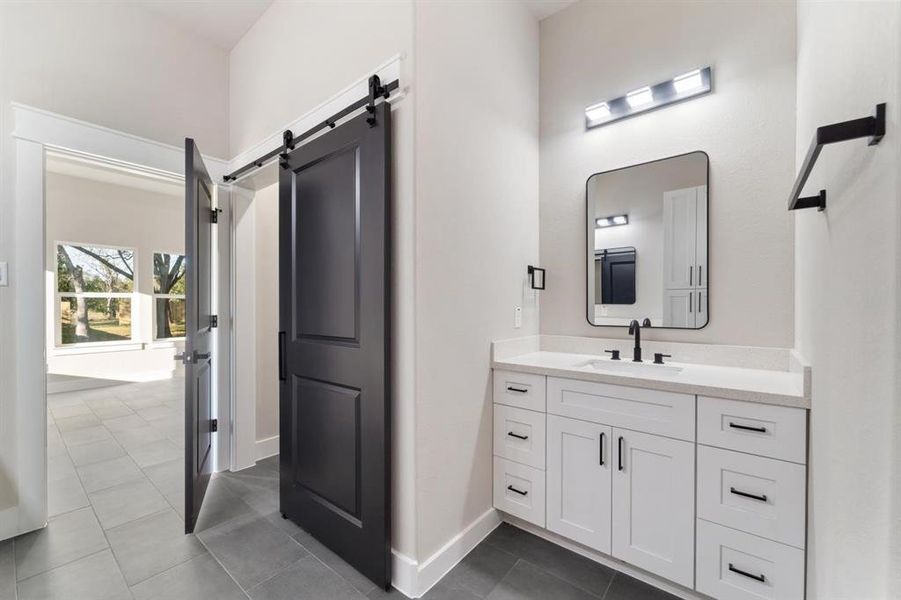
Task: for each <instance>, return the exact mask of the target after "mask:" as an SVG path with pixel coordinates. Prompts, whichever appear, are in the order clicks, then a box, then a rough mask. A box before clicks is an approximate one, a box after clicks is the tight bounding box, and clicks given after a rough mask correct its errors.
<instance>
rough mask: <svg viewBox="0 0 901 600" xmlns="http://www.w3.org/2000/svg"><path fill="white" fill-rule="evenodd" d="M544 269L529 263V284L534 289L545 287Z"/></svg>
mask: <svg viewBox="0 0 901 600" xmlns="http://www.w3.org/2000/svg"><path fill="white" fill-rule="evenodd" d="M544 273H545V271H544V269H541V268H539V267H533V266H532V265H529V284H530V285H531V286H532V289H533V290H543V289H544Z"/></svg>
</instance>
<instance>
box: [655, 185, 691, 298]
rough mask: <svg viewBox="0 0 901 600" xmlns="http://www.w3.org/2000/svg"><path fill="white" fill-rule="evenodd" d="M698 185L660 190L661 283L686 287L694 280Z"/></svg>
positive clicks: (673, 286) (666, 285) (671, 286)
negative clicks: (661, 197)
mask: <svg viewBox="0 0 901 600" xmlns="http://www.w3.org/2000/svg"><path fill="white" fill-rule="evenodd" d="M697 205H698V188H694V187H692V188H685V189H682V190H672V191H669V192H664V194H663V287H664V288H690V287H694V286H695V283H696V282H697V273H696V271H697V267H696V265H695V258H696V247H697Z"/></svg>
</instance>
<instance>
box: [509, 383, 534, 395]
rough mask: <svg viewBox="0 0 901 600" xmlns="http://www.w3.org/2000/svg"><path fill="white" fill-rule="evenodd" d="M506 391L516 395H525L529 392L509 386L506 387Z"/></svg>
mask: <svg viewBox="0 0 901 600" xmlns="http://www.w3.org/2000/svg"><path fill="white" fill-rule="evenodd" d="M507 391H508V392H516V393H517V394H525V393H526V392H528V391H529V390H524V389H522V388H518V387H513V386H509V385H508V386H507Z"/></svg>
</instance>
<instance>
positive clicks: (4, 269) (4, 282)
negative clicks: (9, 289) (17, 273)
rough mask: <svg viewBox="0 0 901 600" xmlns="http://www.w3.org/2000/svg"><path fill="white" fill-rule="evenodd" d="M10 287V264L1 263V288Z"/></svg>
mask: <svg viewBox="0 0 901 600" xmlns="http://www.w3.org/2000/svg"><path fill="white" fill-rule="evenodd" d="M8 285H9V263H7V262H6V261H2V262H0V287H6V286H8Z"/></svg>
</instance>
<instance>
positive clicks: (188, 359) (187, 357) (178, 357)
mask: <svg viewBox="0 0 901 600" xmlns="http://www.w3.org/2000/svg"><path fill="white" fill-rule="evenodd" d="M173 358H174V359H175V360H180V361H181V363H182V364H183V365H186V364H188V363H189V362H191V355H190V354H188V353H187V352H181V353H179V354H176V355H175V356H174V357H173Z"/></svg>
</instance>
